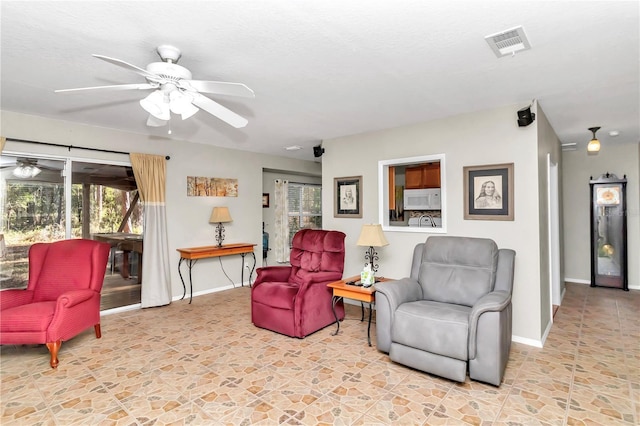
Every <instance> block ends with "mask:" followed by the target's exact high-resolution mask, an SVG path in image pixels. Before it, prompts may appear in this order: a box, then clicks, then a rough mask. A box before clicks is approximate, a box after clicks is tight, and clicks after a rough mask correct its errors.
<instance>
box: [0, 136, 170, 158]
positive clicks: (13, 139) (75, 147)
mask: <svg viewBox="0 0 640 426" xmlns="http://www.w3.org/2000/svg"><path fill="white" fill-rule="evenodd" d="M6 140H8V141H14V142H23V143H35V144H38V145H47V146H59V147H61V148H67V149H68V150H69V151H71V149H84V150H86V151H98V152H108V153H110V154H125V155H129V154H130V153H129V152H124V151H112V150H110V149H100V148H86V147H84V146H73V145H62V144H58V143H51V142H39V141H29V140H26V139H16V138H6ZM164 158H165V160H171V157H169V156H168V155H166V156H165V157H164Z"/></svg>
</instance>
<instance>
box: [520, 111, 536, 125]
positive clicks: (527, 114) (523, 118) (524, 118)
mask: <svg viewBox="0 0 640 426" xmlns="http://www.w3.org/2000/svg"><path fill="white" fill-rule="evenodd" d="M535 119H536V114H535V113H533V112H531V107H530V106H528V107H525V108H522V109H521V110H518V126H520V127H526V126H528V125H529V124H531V123H533V121H534V120H535Z"/></svg>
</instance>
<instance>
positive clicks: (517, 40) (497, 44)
mask: <svg viewBox="0 0 640 426" xmlns="http://www.w3.org/2000/svg"><path fill="white" fill-rule="evenodd" d="M484 39H485V40H487V43H489V47H491V50H493V53H495V54H496V56H497V57H498V58H501V57H503V56H507V55H515V54H516V52H519V51H521V50H529V49H531V45H530V44H529V40H527V35H526V34H525V33H524V28H522V27H515V28H511V29H509V30H506V31H501V32H499V33H496V34H491V35H488V36H486V37H485V38H484Z"/></svg>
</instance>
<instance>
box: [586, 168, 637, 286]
mask: <svg viewBox="0 0 640 426" xmlns="http://www.w3.org/2000/svg"><path fill="white" fill-rule="evenodd" d="M589 186H590V187H591V287H596V286H598V287H614V288H620V289H622V290H625V291H628V290H629V284H628V266H627V179H626V176H625V177H624V178H623V179H620V178H618V177H617V176H616V175H614V174H611V173H605V174H603V175H602V176H600V177H599V178H598V179H593V178H592V179H591V181H590V182H589Z"/></svg>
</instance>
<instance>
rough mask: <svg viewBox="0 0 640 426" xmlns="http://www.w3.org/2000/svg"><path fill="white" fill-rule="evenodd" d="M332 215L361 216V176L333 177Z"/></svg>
mask: <svg viewBox="0 0 640 426" xmlns="http://www.w3.org/2000/svg"><path fill="white" fill-rule="evenodd" d="M333 186H334V190H333V197H334V198H333V217H352V218H354V217H355V218H358V217H362V176H351V177H342V178H334V179H333Z"/></svg>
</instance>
